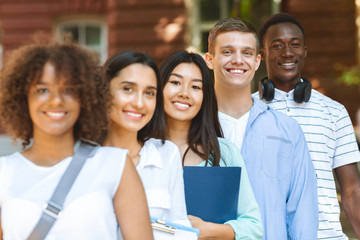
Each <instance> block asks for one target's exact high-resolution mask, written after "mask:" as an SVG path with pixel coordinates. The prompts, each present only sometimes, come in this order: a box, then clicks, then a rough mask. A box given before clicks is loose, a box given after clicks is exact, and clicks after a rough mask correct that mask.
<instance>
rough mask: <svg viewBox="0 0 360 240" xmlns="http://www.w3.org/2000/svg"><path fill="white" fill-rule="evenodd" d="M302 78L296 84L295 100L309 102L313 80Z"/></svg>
mask: <svg viewBox="0 0 360 240" xmlns="http://www.w3.org/2000/svg"><path fill="white" fill-rule="evenodd" d="M302 80H303V81H302V82H298V83H297V84H296V85H295V90H294V101H295V102H297V103H302V102H308V101H309V100H310V97H311V82H310V81H309V80H306V79H304V78H302Z"/></svg>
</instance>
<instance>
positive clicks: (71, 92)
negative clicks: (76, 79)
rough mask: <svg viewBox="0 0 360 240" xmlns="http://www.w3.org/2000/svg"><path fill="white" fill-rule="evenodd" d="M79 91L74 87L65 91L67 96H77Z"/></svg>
mask: <svg viewBox="0 0 360 240" xmlns="http://www.w3.org/2000/svg"><path fill="white" fill-rule="evenodd" d="M76 92H77V90H76V88H74V87H68V88H65V89H64V93H65V94H76Z"/></svg>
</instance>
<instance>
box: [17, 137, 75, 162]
mask: <svg viewBox="0 0 360 240" xmlns="http://www.w3.org/2000/svg"><path fill="white" fill-rule="evenodd" d="M74 143H75V140H74V136H73V133H72V132H71V134H67V135H65V136H61V137H59V136H49V135H43V134H41V133H36V132H34V138H33V143H32V145H31V146H30V147H29V148H28V149H26V150H24V151H23V152H22V154H23V155H24V156H25V157H26V158H27V159H29V160H31V161H32V162H34V163H35V164H37V165H40V166H53V165H55V164H57V163H59V162H61V161H62V160H64V159H65V158H67V157H69V156H72V155H73V154H74Z"/></svg>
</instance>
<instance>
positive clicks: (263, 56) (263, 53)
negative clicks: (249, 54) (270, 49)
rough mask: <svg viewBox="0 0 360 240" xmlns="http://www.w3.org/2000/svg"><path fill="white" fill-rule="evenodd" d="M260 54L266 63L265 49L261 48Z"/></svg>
mask: <svg viewBox="0 0 360 240" xmlns="http://www.w3.org/2000/svg"><path fill="white" fill-rule="evenodd" d="M259 54H260V56H261V60H263V61H265V51H264V49H263V48H261V49H260V50H259Z"/></svg>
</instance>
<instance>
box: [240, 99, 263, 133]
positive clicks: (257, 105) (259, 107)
mask: <svg viewBox="0 0 360 240" xmlns="http://www.w3.org/2000/svg"><path fill="white" fill-rule="evenodd" d="M252 99H253V101H254V104H253V106H252V108H251V109H250V116H249V120H248V123H247V125H246V130H245V134H246V133H247V132H248V130H249V128H250V127H251V125H252V123H253V122H254V121H255V119H256V118H257V117H258V116H259V115H260V114H262V113H263V112H265V111H266V110H268V109H269V106H268V105H266V103H264V102H262V101H261V100H259V99H257V98H254V97H253V98H252Z"/></svg>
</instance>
